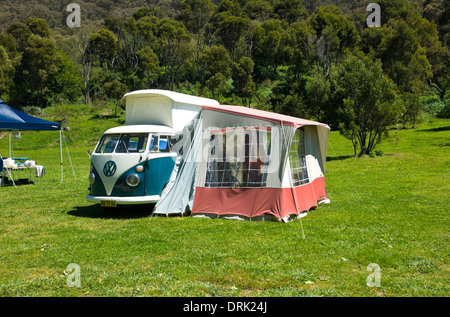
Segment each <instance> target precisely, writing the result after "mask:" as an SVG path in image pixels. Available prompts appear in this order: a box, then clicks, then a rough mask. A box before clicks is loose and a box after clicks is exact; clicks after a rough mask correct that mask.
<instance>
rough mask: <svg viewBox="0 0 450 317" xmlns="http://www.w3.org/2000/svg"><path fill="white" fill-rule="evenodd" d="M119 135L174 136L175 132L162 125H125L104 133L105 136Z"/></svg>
mask: <svg viewBox="0 0 450 317" xmlns="http://www.w3.org/2000/svg"><path fill="white" fill-rule="evenodd" d="M120 133H167V134H174V133H175V131H174V130H173V129H172V128H170V127H168V126H164V125H143V124H142V125H141V124H139V125H125V126H121V127H115V128H111V129H109V130H107V131H105V134H120Z"/></svg>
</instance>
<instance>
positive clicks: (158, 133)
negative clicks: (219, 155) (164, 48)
mask: <svg viewBox="0 0 450 317" xmlns="http://www.w3.org/2000/svg"><path fill="white" fill-rule="evenodd" d="M122 101H123V102H124V103H125V106H126V108H125V111H126V119H125V126H121V127H115V128H112V129H109V130H107V131H105V132H104V133H103V135H102V136H101V138H100V140H99V142H98V143H97V146H96V147H95V149H94V151H93V152H89V154H90V161H91V166H90V174H89V185H90V186H89V194H88V195H87V196H86V199H87V200H88V201H89V202H92V203H100V204H101V206H102V207H106V208H109V207H117V206H118V205H139V204H150V203H155V202H157V201H159V199H160V197H161V193H162V191H163V190H164V187H165V185H166V184H167V183H168V181H169V179H170V176H171V174H172V171H173V168H174V166H175V162H176V159H177V155H178V154H179V153H177V151H176V149H175V148H174V145H175V143H176V142H177V139H178V138H179V137H180V134H181V132H182V130H183V128H184V127H185V126H186V125H188V124H189V123H190V122H191V121H192V120H193V119H194V118H195V117H196V116H197V115H198V113H199V112H200V110H201V108H202V106H210V105H218V104H219V103H218V102H217V101H216V100H213V99H207V98H202V97H196V96H191V95H186V94H181V93H176V92H173V91H166V90H157V89H148V90H139V91H134V92H130V93H127V94H126V95H125V96H124V97H123V99H122Z"/></svg>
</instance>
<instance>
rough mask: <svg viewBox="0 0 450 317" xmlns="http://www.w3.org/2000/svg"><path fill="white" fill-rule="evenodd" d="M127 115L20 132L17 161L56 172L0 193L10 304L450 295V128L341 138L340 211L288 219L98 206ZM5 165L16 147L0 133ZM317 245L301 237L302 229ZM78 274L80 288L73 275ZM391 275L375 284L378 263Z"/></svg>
mask: <svg viewBox="0 0 450 317" xmlns="http://www.w3.org/2000/svg"><path fill="white" fill-rule="evenodd" d="M120 120H123V118H119V119H117V118H109V119H108V116H101V115H100V116H99V115H92V114H91V115H88V116H83V115H81V113H80V114H79V115H75V116H74V117H71V118H69V123H70V127H71V129H70V131H69V132H66V133H65V136H66V139H67V141H68V144H69V151H70V158H71V161H72V163H73V165H74V170H75V174H76V179H75V178H74V176H73V175H72V169H71V167H70V164H69V160H68V156H67V152H66V149H65V148H64V149H63V150H64V152H63V154H64V181H63V182H61V179H60V169H59V144H58V138H59V135H58V133H56V132H40V133H37V132H22V139H21V140H14V155H15V156H27V157H30V158H32V159H34V160H35V161H36V163H38V164H43V165H45V166H46V171H47V172H46V175H45V176H44V177H43V178H41V179H34V180H35V184H34V185H22V186H18V187H17V188H14V187H2V188H0V197H1V198H0V296H238V297H241V296H274V297H281V296H361V297H362V296H449V295H450V290H449V287H450V283H449V277H450V274H449V270H450V267H449V263H450V261H449V206H450V201H449V192H450V186H449V184H450V177H449V171H450V166H449V162H450V120H441V119H439V120H438V119H427V120H425V121H424V122H423V123H421V124H419V125H418V128H417V129H410V130H393V131H391V138H390V139H388V140H386V141H384V142H383V143H382V144H381V145H380V147H379V149H380V150H382V151H383V152H384V155H383V156H381V157H374V158H370V157H366V158H354V157H353V156H352V154H353V148H352V145H351V143H350V142H349V141H348V140H346V139H344V138H343V137H342V136H340V135H339V134H338V133H337V132H332V133H331V134H330V139H329V141H330V142H329V145H328V154H327V167H326V183H327V191H328V196H329V198H330V200H331V204H329V205H321V206H320V207H318V208H317V209H316V210H314V211H311V212H310V213H309V215H308V216H307V217H305V218H303V219H302V222H300V221H299V220H296V221H293V222H290V223H286V224H283V223H274V222H250V221H233V220H224V219H214V220H211V219H201V218H192V217H170V218H164V217H157V218H155V217H153V218H150V217H149V212H148V211H145V210H126V209H125V210H122V211H121V212H113V213H108V212H105V211H103V210H102V209H101V208H100V207H99V206H97V205H91V204H89V203H87V202H86V200H85V195H86V194H87V187H88V181H87V177H88V174H89V160H88V156H87V154H86V151H87V150H88V149H91V150H92V149H93V147H94V145H95V142H96V140H97V139H98V138H99V136H100V135H101V132H102V131H103V130H104V129H106V128H107V127H109V126H115V125H117V124H118V122H119V123H120ZM0 137H1V139H0V153H1V154H2V155H3V156H7V153H8V137H7V135H6V134H0ZM301 225H303V229H304V233H305V239H303V237H302V227H301ZM71 263H76V264H78V265H79V266H80V269H81V271H80V278H81V279H80V280H81V285H80V287H69V286H68V285H67V280H68V277H69V275H68V272H67V267H68V265H69V264H71ZM371 263H376V264H378V265H379V267H380V268H381V276H380V282H381V285H380V286H379V287H369V286H367V285H366V279H367V278H368V276H369V274H371V273H372V272H371V271H368V270H367V267H368V265H369V264H371Z"/></svg>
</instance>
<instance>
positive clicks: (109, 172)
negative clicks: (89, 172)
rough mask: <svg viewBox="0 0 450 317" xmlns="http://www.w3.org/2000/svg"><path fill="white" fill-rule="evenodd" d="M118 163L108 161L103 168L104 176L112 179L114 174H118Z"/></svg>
mask: <svg viewBox="0 0 450 317" xmlns="http://www.w3.org/2000/svg"><path fill="white" fill-rule="evenodd" d="M116 169H117V166H116V163H114V162H113V161H108V162H106V163H105V166H104V167H103V174H105V175H106V176H108V177H110V176H113V175H114V173H116Z"/></svg>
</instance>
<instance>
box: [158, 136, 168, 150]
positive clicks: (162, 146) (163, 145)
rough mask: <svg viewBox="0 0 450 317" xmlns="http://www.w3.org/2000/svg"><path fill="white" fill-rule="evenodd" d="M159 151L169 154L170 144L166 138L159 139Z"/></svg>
mask: <svg viewBox="0 0 450 317" xmlns="http://www.w3.org/2000/svg"><path fill="white" fill-rule="evenodd" d="M159 151H160V152H170V143H169V141H168V140H167V136H165V135H164V136H161V137H160V138H159Z"/></svg>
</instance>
